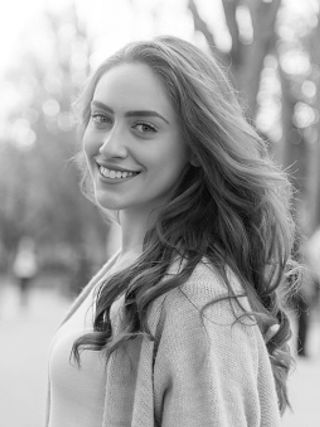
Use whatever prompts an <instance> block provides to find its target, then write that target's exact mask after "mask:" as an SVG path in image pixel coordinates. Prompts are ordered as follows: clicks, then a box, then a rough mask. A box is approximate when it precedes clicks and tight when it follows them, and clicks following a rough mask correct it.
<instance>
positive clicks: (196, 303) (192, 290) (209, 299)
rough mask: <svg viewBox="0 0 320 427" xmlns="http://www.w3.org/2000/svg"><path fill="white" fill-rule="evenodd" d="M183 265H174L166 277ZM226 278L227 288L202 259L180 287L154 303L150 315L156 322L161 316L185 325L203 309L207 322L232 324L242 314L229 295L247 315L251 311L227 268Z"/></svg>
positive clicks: (213, 268)
mask: <svg viewBox="0 0 320 427" xmlns="http://www.w3.org/2000/svg"><path fill="white" fill-rule="evenodd" d="M182 265H183V263H181V262H179V263H176V264H173V265H172V266H171V268H170V270H169V275H175V274H177V273H178V272H179V271H180V270H181V268H182ZM226 275H227V279H228V282H229V287H228V286H227V283H226V281H225V279H224V278H223V277H222V275H221V274H220V273H219V272H218V270H217V268H216V267H214V266H213V265H212V264H211V263H210V262H209V261H208V260H207V259H206V258H203V259H202V260H201V262H199V263H198V264H197V266H196V267H195V269H194V270H193V272H192V273H191V275H190V277H189V278H188V279H187V280H186V281H185V282H184V283H183V284H181V285H179V286H177V287H174V288H172V289H170V290H168V291H166V292H165V293H164V294H162V295H160V296H159V297H158V298H156V299H155V300H154V304H152V305H153V307H152V310H151V312H150V313H151V314H154V315H155V317H156V318H157V319H159V318H160V316H162V317H163V318H170V319H171V321H172V322H174V319H176V320H177V319H178V320H179V319H181V321H183V322H185V320H186V319H188V318H190V319H191V320H190V321H191V322H193V321H194V320H195V318H198V317H199V313H200V312H201V311H202V309H203V308H205V311H204V314H205V316H206V318H211V319H213V320H214V319H220V320H223V321H226V322H227V323H228V324H229V323H230V322H231V323H232V322H233V321H234V320H235V318H236V317H237V316H238V315H241V314H242V313H243V311H241V309H240V307H239V305H238V304H237V303H236V300H235V298H232V295H237V296H238V301H239V302H240V303H241V305H242V306H243V308H244V309H245V310H248V311H249V310H250V308H249V304H248V301H247V298H246V296H245V292H244V289H243V287H242V285H241V283H240V281H239V279H238V278H237V276H236V275H235V274H234V273H233V272H232V270H231V269H230V268H226ZM230 297H231V298H230Z"/></svg>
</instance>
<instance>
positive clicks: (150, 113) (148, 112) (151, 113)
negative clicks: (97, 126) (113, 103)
mask: <svg viewBox="0 0 320 427" xmlns="http://www.w3.org/2000/svg"><path fill="white" fill-rule="evenodd" d="M91 105H92V106H94V107H98V108H101V109H102V110H105V111H107V112H108V113H110V114H114V111H113V110H112V108H110V107H108V106H107V105H106V104H104V103H103V102H100V101H92V102H91ZM125 117H159V118H160V119H162V120H163V121H164V122H166V123H167V124H168V125H169V124H170V122H169V121H168V120H167V119H166V118H165V117H163V116H162V115H161V114H160V113H158V112H157V111H153V110H134V111H127V112H126V113H125Z"/></svg>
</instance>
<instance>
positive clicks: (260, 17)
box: [188, 0, 281, 117]
mask: <svg viewBox="0 0 320 427" xmlns="http://www.w3.org/2000/svg"><path fill="white" fill-rule="evenodd" d="M280 1H281V0H273V1H268V2H266V1H262V0H222V5H223V10H224V16H225V21H226V25H227V28H228V31H229V34H230V38H231V48H230V51H229V52H228V53H225V52H222V51H220V56H221V57H222V59H223V61H224V62H225V63H229V64H230V67H231V75H232V76H233V80H234V83H235V85H236V86H237V88H238V89H239V90H240V91H241V95H242V98H243V100H244V101H245V103H246V106H247V108H248V111H249V115H250V116H251V117H252V116H254V113H255V111H256V109H257V94H258V91H259V84H260V76H261V72H262V70H263V64H264V58H265V57H266V55H267V54H268V53H269V52H270V50H271V49H272V48H273V46H274V43H275V20H276V16H277V12H278V9H279V6H280ZM188 8H189V10H190V12H191V13H192V16H193V20H194V28H195V31H199V32H201V33H202V34H203V35H204V36H205V38H206V40H207V42H208V45H209V47H210V48H211V49H212V51H215V52H216V51H217V49H216V43H215V38H214V35H213V33H212V31H210V30H209V27H208V25H207V23H206V21H205V20H204V19H203V18H202V17H201V16H200V13H199V11H198V8H197V5H196V1H195V0H188Z"/></svg>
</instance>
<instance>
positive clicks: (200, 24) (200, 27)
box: [188, 0, 217, 54]
mask: <svg viewBox="0 0 320 427" xmlns="http://www.w3.org/2000/svg"><path fill="white" fill-rule="evenodd" d="M188 9H189V10H190V12H191V14H192V17H193V22H194V28H195V30H196V31H200V32H201V33H202V34H203V35H204V37H205V38H206V40H207V43H208V46H209V48H210V51H211V52H212V53H213V54H217V49H216V43H215V39H214V36H213V34H212V32H211V31H210V30H209V27H208V25H207V23H206V22H205V21H204V20H203V19H202V18H201V16H200V14H199V11H198V8H197V6H196V4H195V2H194V0H189V1H188Z"/></svg>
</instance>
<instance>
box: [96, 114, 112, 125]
mask: <svg viewBox="0 0 320 427" xmlns="http://www.w3.org/2000/svg"><path fill="white" fill-rule="evenodd" d="M91 120H92V121H93V122H94V123H95V124H96V125H98V126H104V125H106V124H110V123H112V119H111V118H110V117H108V116H106V115H104V114H101V113H92V114H91Z"/></svg>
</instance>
